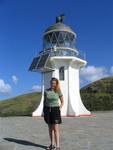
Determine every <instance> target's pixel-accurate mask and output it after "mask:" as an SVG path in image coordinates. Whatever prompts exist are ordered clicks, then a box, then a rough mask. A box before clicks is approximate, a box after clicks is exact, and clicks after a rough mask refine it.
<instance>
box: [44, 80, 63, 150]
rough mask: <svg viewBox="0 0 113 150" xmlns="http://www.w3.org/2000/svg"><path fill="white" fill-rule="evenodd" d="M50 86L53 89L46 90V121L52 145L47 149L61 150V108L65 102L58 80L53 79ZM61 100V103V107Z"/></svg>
mask: <svg viewBox="0 0 113 150" xmlns="http://www.w3.org/2000/svg"><path fill="white" fill-rule="evenodd" d="M50 86H51V87H50V88H49V89H46V90H45V91H44V108H43V112H44V120H45V122H46V123H47V124H48V128H49V136H50V140H51V144H50V146H48V147H47V148H46V150H52V149H56V150H60V145H59V124H61V123H62V119H61V108H62V106H63V104H64V100H63V94H62V92H61V90H60V86H59V81H58V79H57V78H52V79H51V81H50ZM59 99H60V102H61V103H60V106H59ZM55 144H56V147H55Z"/></svg>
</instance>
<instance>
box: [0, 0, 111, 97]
mask: <svg viewBox="0 0 113 150" xmlns="http://www.w3.org/2000/svg"><path fill="white" fill-rule="evenodd" d="M112 10H113V3H112V0H62V1H61V0H54V1H52V0H16V1H15V0H0V100H2V99H6V98H10V97H14V96H16V95H20V94H23V93H28V92H32V91H33V90H38V89H39V88H40V85H41V75H40V73H32V72H29V71H28V68H29V65H30V63H31V61H32V59H33V57H34V56H36V54H37V53H38V52H39V51H41V50H42V34H43V32H44V31H45V30H46V28H47V27H48V26H50V25H52V24H53V23H55V17H56V16H58V15H59V14H61V13H64V14H65V20H64V23H65V24H67V25H70V26H71V27H72V28H73V30H74V31H75V32H76V34H77V41H76V47H77V48H78V50H81V51H84V52H86V58H87V61H88V64H87V67H86V68H85V69H84V70H83V71H82V72H81V74H80V75H81V84H82V86H83V85H85V84H87V83H89V82H92V81H94V80H97V79H99V78H102V77H105V76H110V75H113V15H112V13H113V12H112Z"/></svg>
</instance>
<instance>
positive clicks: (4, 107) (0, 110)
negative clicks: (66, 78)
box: [0, 77, 113, 116]
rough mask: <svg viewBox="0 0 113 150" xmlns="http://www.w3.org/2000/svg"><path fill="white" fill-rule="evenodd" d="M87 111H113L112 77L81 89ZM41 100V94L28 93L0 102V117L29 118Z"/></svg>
mask: <svg viewBox="0 0 113 150" xmlns="http://www.w3.org/2000/svg"><path fill="white" fill-rule="evenodd" d="M81 97H82V100H83V103H84V105H85V106H86V108H87V109H88V110H91V111H93V110H112V109H113V77H108V78H104V79H101V80H98V81H96V82H93V83H91V84H89V85H87V86H85V87H84V88H82V89H81ZM40 100H41V93H38V92H36V93H29V94H24V95H21V96H17V97H15V98H12V99H7V100H3V101H0V116H31V115H32V112H33V111H34V110H35V109H36V108H37V106H38V105H39V102H40Z"/></svg>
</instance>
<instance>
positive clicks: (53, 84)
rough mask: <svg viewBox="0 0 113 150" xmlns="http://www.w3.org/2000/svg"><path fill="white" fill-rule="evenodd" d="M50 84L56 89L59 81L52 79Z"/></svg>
mask: <svg viewBox="0 0 113 150" xmlns="http://www.w3.org/2000/svg"><path fill="white" fill-rule="evenodd" d="M50 84H51V88H52V89H55V88H56V85H57V83H56V81H55V80H53V81H51V83H50Z"/></svg>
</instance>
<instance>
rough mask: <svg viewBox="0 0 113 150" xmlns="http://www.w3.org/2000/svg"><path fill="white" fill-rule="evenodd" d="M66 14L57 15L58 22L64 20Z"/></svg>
mask: <svg viewBox="0 0 113 150" xmlns="http://www.w3.org/2000/svg"><path fill="white" fill-rule="evenodd" d="M64 16H65V15H64V14H61V15H60V16H57V17H56V23H58V22H63V19H64Z"/></svg>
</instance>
